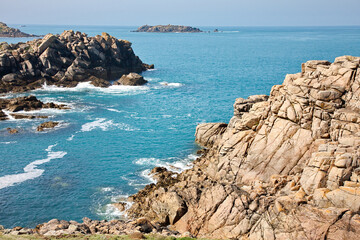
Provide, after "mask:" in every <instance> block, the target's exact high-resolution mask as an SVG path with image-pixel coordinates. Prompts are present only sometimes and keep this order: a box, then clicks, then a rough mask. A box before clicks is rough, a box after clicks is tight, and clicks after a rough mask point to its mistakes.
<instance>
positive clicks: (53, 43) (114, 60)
mask: <svg viewBox="0 0 360 240" xmlns="http://www.w3.org/2000/svg"><path fill="white" fill-rule="evenodd" d="M150 68H154V66H153V65H148V64H144V63H143V62H142V61H141V60H140V59H139V57H137V56H136V55H135V54H134V52H133V50H132V48H131V43H130V42H128V41H126V40H119V39H116V38H114V37H112V36H110V35H109V34H107V33H103V34H102V35H101V36H100V35H97V36H95V37H89V36H87V35H86V34H84V33H80V32H74V31H65V32H63V33H62V34H61V35H53V34H48V35H46V36H45V37H44V38H43V39H35V40H33V41H29V42H27V43H17V44H11V45H9V44H7V43H0V93H2V92H3V93H5V92H24V91H28V90H33V89H36V88H40V87H42V86H43V85H44V84H45V83H46V84H47V85H57V86H62V87H75V86H76V85H77V84H78V83H79V82H85V81H91V82H92V84H94V85H95V86H100V87H107V86H109V83H108V82H107V81H112V80H114V79H117V78H119V77H121V76H122V75H123V74H128V73H130V72H136V73H139V72H142V71H145V70H147V69H150Z"/></svg>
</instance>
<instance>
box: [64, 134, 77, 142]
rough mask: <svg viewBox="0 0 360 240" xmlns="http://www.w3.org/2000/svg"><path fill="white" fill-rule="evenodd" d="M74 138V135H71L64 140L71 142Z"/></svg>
mask: <svg viewBox="0 0 360 240" xmlns="http://www.w3.org/2000/svg"><path fill="white" fill-rule="evenodd" d="M74 137H75V134H72V135H71V136H70V137H68V138H67V139H66V140H67V141H72V140H73V139H74Z"/></svg>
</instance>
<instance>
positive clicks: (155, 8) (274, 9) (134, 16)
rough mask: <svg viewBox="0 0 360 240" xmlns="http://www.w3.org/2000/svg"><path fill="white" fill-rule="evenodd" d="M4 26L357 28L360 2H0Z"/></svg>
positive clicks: (352, 0)
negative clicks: (160, 25) (147, 25)
mask: <svg viewBox="0 0 360 240" xmlns="http://www.w3.org/2000/svg"><path fill="white" fill-rule="evenodd" d="M0 6H1V10H2V11H1V15H0V21H2V22H5V23H8V24H49V25H115V26H140V25H144V24H149V25H157V24H179V25H191V26H345V25H357V26H359V25H360V0H246V1H245V0H0Z"/></svg>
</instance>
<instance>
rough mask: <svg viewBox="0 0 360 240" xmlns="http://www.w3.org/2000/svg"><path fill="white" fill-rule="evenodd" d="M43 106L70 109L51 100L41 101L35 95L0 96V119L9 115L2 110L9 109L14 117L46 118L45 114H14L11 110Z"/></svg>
mask: <svg viewBox="0 0 360 240" xmlns="http://www.w3.org/2000/svg"><path fill="white" fill-rule="evenodd" d="M44 108H55V109H61V110H65V109H70V108H69V107H68V106H66V105H65V104H55V103H52V102H49V103H43V102H42V101H40V100H38V99H37V98H36V97H35V96H31V95H30V96H26V97H17V98H10V99H7V98H0V120H7V119H9V116H8V115H6V114H5V113H4V112H3V110H5V111H9V112H12V113H9V115H10V116H11V117H13V118H15V119H24V118H27V119H34V118H47V116H33V115H28V114H14V113H13V112H19V111H33V110H40V109H44Z"/></svg>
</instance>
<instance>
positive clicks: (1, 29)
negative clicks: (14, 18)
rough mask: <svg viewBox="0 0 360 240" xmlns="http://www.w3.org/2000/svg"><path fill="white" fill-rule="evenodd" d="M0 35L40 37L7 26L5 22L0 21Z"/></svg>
mask: <svg viewBox="0 0 360 240" xmlns="http://www.w3.org/2000/svg"><path fill="white" fill-rule="evenodd" d="M0 37H12V38H15V37H40V36H38V35H34V34H27V33H23V32H21V31H20V30H19V29H16V28H11V27H8V26H7V25H6V24H5V23H3V22H0Z"/></svg>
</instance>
